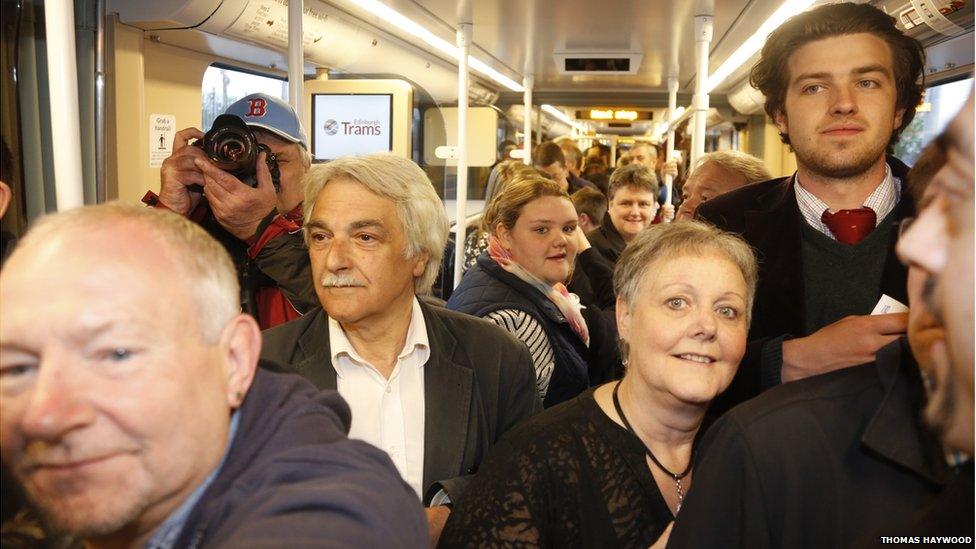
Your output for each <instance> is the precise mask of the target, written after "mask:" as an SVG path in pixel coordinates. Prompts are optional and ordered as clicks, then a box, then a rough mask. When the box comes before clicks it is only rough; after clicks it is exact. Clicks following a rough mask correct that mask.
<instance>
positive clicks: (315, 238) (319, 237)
mask: <svg viewBox="0 0 976 549" xmlns="http://www.w3.org/2000/svg"><path fill="white" fill-rule="evenodd" d="M327 238H328V237H327V236H326V235H325V234H324V233H312V235H311V237H310V239H311V240H312V242H325V241H326V239H327Z"/></svg>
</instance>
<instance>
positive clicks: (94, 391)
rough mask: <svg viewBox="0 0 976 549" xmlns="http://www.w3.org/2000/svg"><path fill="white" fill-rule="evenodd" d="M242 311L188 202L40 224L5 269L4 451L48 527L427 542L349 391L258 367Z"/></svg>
mask: <svg viewBox="0 0 976 549" xmlns="http://www.w3.org/2000/svg"><path fill="white" fill-rule="evenodd" d="M160 277H162V278H160ZM161 282H162V283H161ZM239 311H240V306H239V303H238V288H237V277H236V275H235V273H234V267H233V264H232V263H231V259H230V257H229V256H228V254H227V253H226V252H225V251H224V249H223V248H222V247H221V245H220V244H218V243H217V241H215V240H214V239H213V238H211V237H209V236H207V234H206V233H204V231H203V230H202V229H201V228H200V227H199V226H197V225H195V224H194V223H192V222H191V221H189V220H187V219H185V218H183V217H180V216H177V215H175V214H172V213H169V212H164V211H159V210H154V209H148V208H143V207H139V206H135V205H124V204H120V203H109V204H103V205H100V206H92V207H86V208H78V209H75V210H71V211H68V212H64V213H60V214H57V215H54V216H50V217H47V218H44V219H42V220H41V221H40V222H38V223H37V225H36V226H35V227H34V228H33V229H32V230H31V231H29V232H28V234H27V236H26V237H25V238H24V239H23V240H21V242H20V243H19V245H18V246H17V248H16V249H15V251H14V252H13V254H12V255H11V257H10V258H9V260H8V262H7V263H6V264H5V265H4V269H3V272H2V274H0V316H2V318H3V322H2V323H0V396H2V399H0V453H2V456H3V462H4V464H5V465H7V466H9V467H10V469H11V470H12V471H13V473H14V475H15V476H16V477H17V479H18V480H19V481H20V483H22V484H23V486H24V488H25V490H26V492H27V494H28V496H29V498H30V499H31V500H32V501H33V503H34V504H35V506H36V507H37V509H38V510H39V511H40V512H41V514H42V516H43V517H44V521H45V524H46V525H47V526H48V527H49V528H50V529H51V530H52V531H54V532H63V533H66V534H69V535H71V536H75V537H78V538H81V539H82V540H83V541H84V542H85V544H86V545H87V546H89V547H109V546H113V547H153V548H171V547H211V546H213V547H216V546H221V547H239V546H245V545H247V546H272V545H274V546H282V547H293V546H298V545H307V544H310V543H328V544H333V545H337V546H354V545H356V546H369V547H386V546H398V547H419V546H422V545H424V544H426V541H427V540H426V530H425V526H424V522H423V516H422V514H421V509H420V506H418V505H417V504H416V501H415V499H414V497H413V495H412V493H411V490H410V489H409V487H408V486H407V485H406V484H404V483H403V482H402V481H401V480H400V479H399V477H398V476H397V474H396V471H395V470H394V468H393V464H392V463H390V460H389V459H388V458H387V456H386V455H384V454H383V453H382V452H379V451H377V450H376V449H375V448H372V447H370V446H369V445H367V444H364V443H362V442H359V441H353V440H349V439H348V438H347V437H346V434H345V432H346V429H347V428H348V424H349V408H348V407H347V406H346V404H345V403H344V402H343V401H342V399H341V398H340V397H339V395H337V394H336V393H335V392H331V391H317V390H316V389H315V388H314V387H313V386H312V385H311V384H309V383H308V382H307V381H305V380H303V379H300V378H298V377H296V376H284V375H280V374H274V373H270V372H268V371H265V370H258V369H257V366H258V355H259V352H260V348H261V339H260V332H259V330H258V326H257V322H256V321H255V320H254V319H253V317H251V316H249V315H246V314H242V313H240V312H239ZM7 489H8V487H7V486H4V490H5V491H6V490H7Z"/></svg>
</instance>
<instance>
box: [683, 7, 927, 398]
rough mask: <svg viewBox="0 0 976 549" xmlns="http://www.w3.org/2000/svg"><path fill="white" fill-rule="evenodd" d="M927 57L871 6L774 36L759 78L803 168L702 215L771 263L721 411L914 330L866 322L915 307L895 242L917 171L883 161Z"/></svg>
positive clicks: (833, 11)
mask: <svg viewBox="0 0 976 549" xmlns="http://www.w3.org/2000/svg"><path fill="white" fill-rule="evenodd" d="M838 52H843V55H838ZM922 59H923V51H922V46H921V45H920V44H919V43H918V42H917V41H916V40H914V39H912V38H910V37H907V36H905V35H904V34H902V33H901V31H899V30H898V29H897V27H896V26H895V20H894V19H893V18H891V17H889V16H888V15H886V14H884V13H883V12H881V11H880V10H878V9H876V8H874V7H872V6H869V5H863V4H861V5H858V4H836V5H829V6H823V7H819V8H817V9H814V10H811V11H808V12H806V13H803V14H800V15H798V16H796V17H794V18H793V19H791V20H790V21H789V22H787V23H785V24H784V25H782V26H781V27H780V28H779V29H777V30H776V31H774V32H773V33H772V34H771V35H770V36H769V39H768V40H767V42H766V44H765V46H764V47H763V50H762V55H761V58H760V60H759V62H758V63H757V64H756V66H755V67H754V68H753V70H752V74H751V82H752V83H753V85H754V86H756V87H757V88H759V90H760V91H762V92H763V94H764V95H765V96H766V112H767V113H768V114H769V115H770V116H771V117H772V118H773V120H774V122H775V123H776V125H777V127H778V128H779V130H780V134H781V136H782V138H783V140H784V142H786V143H788V144H790V146H791V147H792V149H793V150H794V152H795V153H796V162H797V171H796V173H795V174H794V175H793V176H791V177H786V178H781V179H774V180H771V181H766V182H762V183H755V184H753V185H748V186H746V187H743V188H741V189H737V190H735V191H732V192H729V193H726V194H724V195H722V196H719V197H717V198H714V199H712V200H709V201H708V202H706V203H704V204H702V205H701V206H700V207H699V208H698V217H699V218H701V219H704V220H705V221H709V222H711V223H713V224H715V225H717V226H719V227H720V228H722V229H725V230H729V231H732V232H736V233H740V234H741V235H742V236H743V237H744V238H745V239H746V240H747V241H748V242H749V243H750V244H752V245H753V247H755V248H756V250H757V252H758V254H759V259H760V272H759V290H758V292H757V294H756V303H755V316H754V318H753V323H752V326H751V328H750V334H749V339H750V342H749V347H748V350H747V353H746V357H745V359H743V362H742V365H741V367H740V369H739V373H738V375H737V376H736V380H735V381H734V382H733V384H732V387H731V388H730V389H729V391H728V392H727V393H726V394H725V396H724V398H723V401H724V403H723V402H716V411H721V409H724V408H727V407H728V406H730V405H734V404H735V403H738V402H741V401H743V400H746V399H748V398H751V397H754V396H756V395H757V394H759V393H760V392H761V391H763V390H765V389H767V388H769V387H771V386H774V385H777V384H779V383H781V382H786V381H792V380H796V379H802V378H804V377H809V376H812V375H816V374H820V373H824V372H828V371H832V370H836V369H838V368H844V367H850V366H854V365H857V364H864V363H866V362H870V361H872V360H874V357H875V353H876V352H877V350H878V349H880V348H881V347H882V346H884V345H886V344H888V343H890V342H892V341H893V340H894V339H895V338H897V337H898V335H899V334H903V333H904V332H905V325H906V322H907V317H906V315H905V314H904V313H900V314H886V315H875V316H869V315H870V313H871V312H872V311H873V309H874V307H875V305H876V304H877V303H878V302H879V299H880V298H881V297H882V295H888V296H890V297H892V298H894V299H896V300H897V301H899V302H901V303H904V302H905V301H906V296H905V267H904V266H903V265H901V264H900V263H899V261H898V258H897V257H896V256H895V253H894V246H895V240H896V238H897V236H898V234H897V233H898V231H897V227H898V224H899V222H900V221H901V220H902V219H904V218H905V217H909V216H912V215H914V212H915V206H914V203H913V201H912V199H911V197H910V196H909V195H908V194H907V192H906V189H905V185H904V183H903V180H904V177H905V173H906V172H907V168H906V167H905V166H904V164H902V163H901V162H900V161H898V160H897V159H895V158H892V157H886V156H885V151H886V150H888V149H890V147H891V145H892V144H893V143H894V142H895V141H896V140H897V138H898V135H899V133H900V132H901V130H902V129H904V128H905V126H907V125H908V123H909V122H911V120H912V118H913V117H914V114H915V106H916V105H917V104H918V103H919V99H920V97H921V91H922V86H921V84H920V83H919V81H920V78H921V70H922Z"/></svg>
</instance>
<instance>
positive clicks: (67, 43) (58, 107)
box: [44, 0, 85, 211]
mask: <svg viewBox="0 0 976 549" xmlns="http://www.w3.org/2000/svg"><path fill="white" fill-rule="evenodd" d="M44 30H45V32H46V33H47V77H48V80H47V81H48V85H49V88H50V89H49V91H50V94H51V141H52V142H53V143H54V192H55V196H56V197H57V202H58V204H57V207H58V211H64V210H69V209H71V208H76V207H78V206H84V204H85V189H84V183H83V180H82V174H83V173H84V172H83V171H82V167H81V115H80V114H79V113H78V65H77V61H76V59H77V58H76V53H75V6H74V2H71V1H70V0H57V1H52V2H47V3H46V4H45V6H44Z"/></svg>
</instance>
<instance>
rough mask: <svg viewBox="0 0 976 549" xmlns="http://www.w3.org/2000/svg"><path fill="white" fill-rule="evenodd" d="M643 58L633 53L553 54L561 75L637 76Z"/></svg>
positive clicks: (567, 52) (578, 52) (573, 52)
mask: <svg viewBox="0 0 976 549" xmlns="http://www.w3.org/2000/svg"><path fill="white" fill-rule="evenodd" d="M643 58H644V55H643V54H641V53H635V52H631V51H623V52H620V51H618V52H606V51H604V52H582V51H563V52H556V53H554V54H553V59H555V61H556V69H557V70H558V71H559V74H637V70H638V69H639V68H640V64H641V60H642V59H643Z"/></svg>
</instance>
